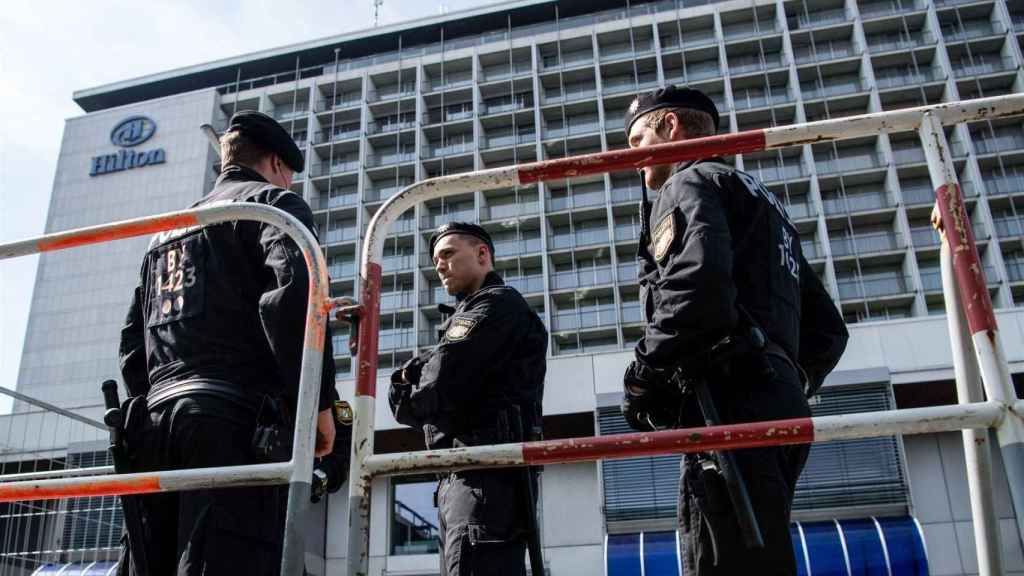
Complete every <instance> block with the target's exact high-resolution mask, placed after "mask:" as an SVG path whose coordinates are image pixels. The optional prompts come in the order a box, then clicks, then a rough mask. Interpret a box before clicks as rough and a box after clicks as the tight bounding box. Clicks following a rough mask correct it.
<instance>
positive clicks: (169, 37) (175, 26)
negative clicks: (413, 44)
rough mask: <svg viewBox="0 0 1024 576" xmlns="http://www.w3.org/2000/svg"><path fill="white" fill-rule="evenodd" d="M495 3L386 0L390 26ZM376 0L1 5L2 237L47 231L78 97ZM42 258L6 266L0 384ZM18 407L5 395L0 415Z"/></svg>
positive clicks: (361, 17)
mask: <svg viewBox="0 0 1024 576" xmlns="http://www.w3.org/2000/svg"><path fill="white" fill-rule="evenodd" d="M496 3H499V2H497V1H496V0H444V2H443V3H442V2H438V1H436V0H435V1H431V0H427V1H423V0H384V3H383V5H382V6H381V7H380V23H381V24H382V25H387V24H397V23H400V22H405V21H408V20H411V19H414V18H423V17H428V16H436V15H438V14H439V13H441V12H442V11H447V12H448V13H454V12H456V11H458V10H465V9H469V8H476V7H479V6H484V5H490V4H496ZM373 12H374V7H373V0H335V1H334V2H325V1H319V2H317V1H313V0H290V1H289V2H270V1H268V0H249V1H247V2H245V3H234V2H220V1H218V0H213V1H210V0H150V1H148V2H138V1H135V0H132V1H127V0H121V1H105V0H93V1H90V2H74V1H70V0H68V1H65V2H57V1H53V0H43V1H41V2H7V3H5V5H4V9H3V10H0V107H2V112H0V242H10V241H13V240H18V239H22V238H27V237H31V236H37V235H40V234H42V233H43V230H44V228H45V226H46V214H47V210H48V209H49V202H50V191H51V189H52V187H53V176H54V172H55V170H56V166H57V156H58V153H59V151H60V142H61V137H62V134H63V131H64V120H65V119H67V118H72V117H75V116H80V115H82V114H83V113H84V112H83V111H82V110H81V109H80V108H79V107H78V106H77V105H76V104H75V103H74V101H72V99H71V95H72V93H73V92H74V91H76V90H82V89H85V88H93V87H96V86H102V85H104V84H109V83H112V82H117V81H120V80H126V79H130V78H135V77H139V76H145V75H149V74H154V73H157V72H162V71H166V70H172V69H175V68H180V67H183V66H190V65H193V64H201V63H204V62H209V61H211V60H219V59H222V58H228V57H231V56H237V55H240V54H247V53H251V52H256V51H259V50H265V49H268V48H275V47H279V46H283V45H287V44H294V43H298V42H305V41H309V40H312V39H316V38H322V37H326V36H333V35H335V34H341V33H345V32H352V31H355V30H362V29H366V28H371V27H372V26H373ZM37 260H38V259H37V257H25V258H16V259H12V260H3V261H0V386H4V387H7V388H14V387H15V385H16V384H17V380H18V364H19V362H20V360H21V351H22V344H23V340H24V336H25V323H26V321H27V320H28V314H29V308H30V306H31V298H32V289H33V286H34V284H35V273H36V263H37ZM9 406H10V402H9V401H8V400H7V399H6V397H0V413H4V412H7V411H8V409H9Z"/></svg>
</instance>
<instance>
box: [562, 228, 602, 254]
mask: <svg viewBox="0 0 1024 576" xmlns="http://www.w3.org/2000/svg"><path fill="white" fill-rule="evenodd" d="M607 242H608V229H607V228H594V229H591V230H577V231H576V232H575V233H573V234H557V233H556V234H552V235H551V236H549V237H548V247H549V248H551V249H552V250H559V249H562V248H572V247H574V246H592V245H594V244H605V243H607Z"/></svg>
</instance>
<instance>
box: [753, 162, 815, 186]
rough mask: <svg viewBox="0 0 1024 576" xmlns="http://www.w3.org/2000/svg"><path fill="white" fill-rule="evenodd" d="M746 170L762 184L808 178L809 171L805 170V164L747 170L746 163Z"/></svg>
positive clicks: (755, 167) (759, 167)
mask: <svg viewBox="0 0 1024 576" xmlns="http://www.w3.org/2000/svg"><path fill="white" fill-rule="evenodd" d="M744 168H746V169H747V171H748V172H750V173H751V174H753V175H754V176H756V177H757V179H758V180H760V181H762V182H780V181H782V180H798V179H800V178H805V177H806V176H807V171H806V170H804V165H803V163H799V164H783V165H781V166H779V165H776V166H764V165H760V166H757V165H755V166H752V167H749V168H747V166H746V164H745V163H744Z"/></svg>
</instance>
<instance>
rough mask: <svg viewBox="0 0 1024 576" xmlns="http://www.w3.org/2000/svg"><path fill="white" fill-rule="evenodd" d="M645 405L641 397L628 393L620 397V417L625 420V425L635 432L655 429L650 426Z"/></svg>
mask: <svg viewBox="0 0 1024 576" xmlns="http://www.w3.org/2000/svg"><path fill="white" fill-rule="evenodd" d="M646 404H647V402H646V401H645V400H644V397H643V396H636V395H633V394H630V393H629V392H628V391H627V392H626V393H625V394H624V395H623V396H622V416H623V417H624V418H625V419H626V424H629V427H630V428H632V429H633V430H636V431H637V432H649V431H652V430H654V429H655V428H654V427H653V426H652V425H651V422H650V418H649V416H648V410H647V406H646Z"/></svg>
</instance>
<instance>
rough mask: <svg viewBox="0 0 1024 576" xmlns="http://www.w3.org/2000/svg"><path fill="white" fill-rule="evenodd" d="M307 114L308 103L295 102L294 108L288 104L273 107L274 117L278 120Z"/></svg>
mask: <svg viewBox="0 0 1024 576" xmlns="http://www.w3.org/2000/svg"><path fill="white" fill-rule="evenodd" d="M308 114H309V104H297V105H295V107H294V108H293V107H292V106H291V105H288V106H282V107H280V108H275V109H274V119H275V120H279V121H280V120H291V119H293V118H302V117H304V116H306V115H308Z"/></svg>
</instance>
